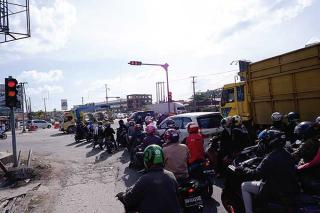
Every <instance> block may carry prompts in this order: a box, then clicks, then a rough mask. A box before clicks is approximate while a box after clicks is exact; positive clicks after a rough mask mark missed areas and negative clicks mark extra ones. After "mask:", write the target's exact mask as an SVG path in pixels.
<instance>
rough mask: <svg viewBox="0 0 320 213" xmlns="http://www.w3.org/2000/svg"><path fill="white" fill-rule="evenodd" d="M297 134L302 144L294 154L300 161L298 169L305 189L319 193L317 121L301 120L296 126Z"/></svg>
mask: <svg viewBox="0 0 320 213" xmlns="http://www.w3.org/2000/svg"><path fill="white" fill-rule="evenodd" d="M294 132H295V134H296V136H297V138H298V139H300V140H301V141H302V144H301V145H300V146H299V147H298V148H297V149H296V150H295V152H294V153H293V156H294V157H295V159H296V160H297V161H299V166H298V171H299V174H300V180H301V185H302V187H303V189H304V191H306V192H309V193H311V194H313V193H315V194H318V193H319V190H320V189H319V180H320V133H319V129H318V124H317V123H312V122H301V123H300V124H299V125H297V126H296V128H295V131H294Z"/></svg>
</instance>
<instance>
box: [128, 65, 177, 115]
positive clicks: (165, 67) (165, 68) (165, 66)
mask: <svg viewBox="0 0 320 213" xmlns="http://www.w3.org/2000/svg"><path fill="white" fill-rule="evenodd" d="M128 64H130V65H138V66H141V65H148V66H159V67H162V68H163V69H164V70H165V71H166V78H167V97H168V114H169V113H170V102H171V98H170V97H171V95H170V92H169V77H168V67H169V64H167V63H165V64H148V63H142V62H141V61H130V62H129V63H128Z"/></svg>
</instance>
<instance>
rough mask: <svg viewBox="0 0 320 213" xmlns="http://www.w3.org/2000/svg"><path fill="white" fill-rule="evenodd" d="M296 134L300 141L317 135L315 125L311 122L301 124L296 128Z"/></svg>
mask: <svg viewBox="0 0 320 213" xmlns="http://www.w3.org/2000/svg"><path fill="white" fill-rule="evenodd" d="M294 134H295V135H296V136H297V138H298V139H300V140H307V139H309V138H312V137H313V136H314V135H315V134H316V131H315V129H314V123H313V122H310V121H303V122H301V123H300V124H298V125H297V126H296V127H295V128H294Z"/></svg>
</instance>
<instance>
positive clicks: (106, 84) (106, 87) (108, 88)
mask: <svg viewBox="0 0 320 213" xmlns="http://www.w3.org/2000/svg"><path fill="white" fill-rule="evenodd" d="M105 87H106V104H108V89H109V88H108V84H106V85H105ZM109 90H110V89H109Z"/></svg>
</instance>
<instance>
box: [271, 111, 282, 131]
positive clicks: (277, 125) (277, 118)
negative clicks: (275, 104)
mask: <svg viewBox="0 0 320 213" xmlns="http://www.w3.org/2000/svg"><path fill="white" fill-rule="evenodd" d="M271 121H272V126H271V127H270V129H275V130H279V131H281V132H286V125H285V124H284V123H283V115H282V114H281V113H280V112H274V113H272V115H271Z"/></svg>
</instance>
